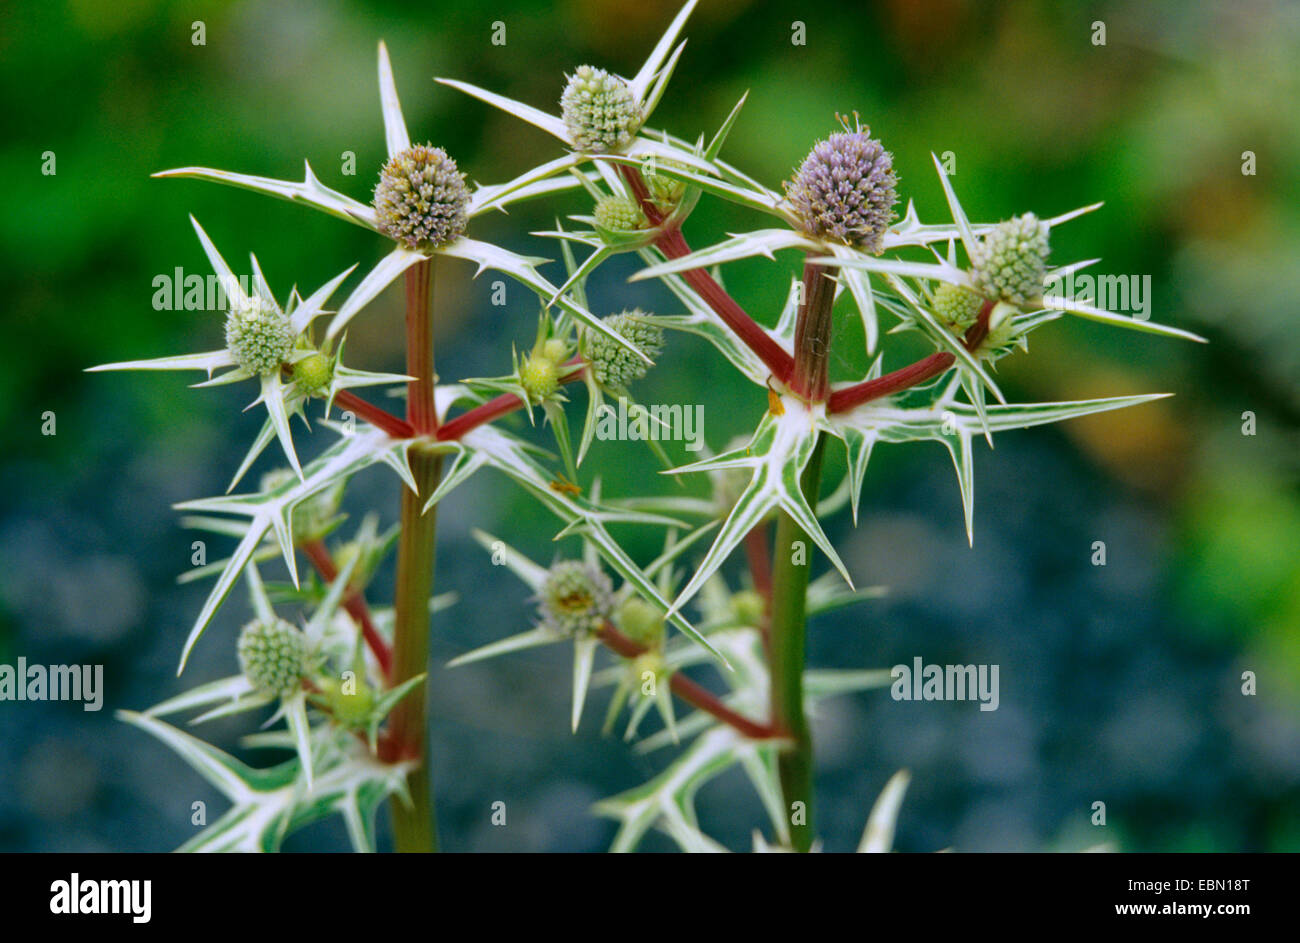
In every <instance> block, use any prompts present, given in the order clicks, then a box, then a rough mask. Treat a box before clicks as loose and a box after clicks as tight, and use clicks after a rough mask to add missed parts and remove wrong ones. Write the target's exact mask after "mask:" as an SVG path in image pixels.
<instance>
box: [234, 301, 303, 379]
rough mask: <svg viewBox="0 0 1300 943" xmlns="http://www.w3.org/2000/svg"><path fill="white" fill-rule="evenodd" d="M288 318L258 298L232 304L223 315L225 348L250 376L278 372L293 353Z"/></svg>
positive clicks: (291, 331)
mask: <svg viewBox="0 0 1300 943" xmlns="http://www.w3.org/2000/svg"><path fill="white" fill-rule="evenodd" d="M293 341H294V335H293V325H292V324H291V323H290V320H289V316H288V315H287V314H285V313H284V312H283V311H281V310H280V309H278V308H277V307H276V306H275V305H274V304H272V303H271V302H269V301H267V300H266V299H264V298H261V297H259V296H258V295H253V296H251V297H249V298H246V299H245V300H244V301H243V302H242V303H240V304H233V303H232V305H231V308H230V313H229V314H228V315H226V347H227V349H229V351H230V355H231V356H232V357H234V358H235V363H237V364H239V365H240V366H241V367H243V368H244V369H245V370H248V371H249V372H250V373H256V374H259V375H265V374H268V373H274V372H275V371H277V370H279V369H280V365H281V364H282V363H284V362H285V361H286V360H288V359H289V354H290V352H291V351H292V350H293Z"/></svg>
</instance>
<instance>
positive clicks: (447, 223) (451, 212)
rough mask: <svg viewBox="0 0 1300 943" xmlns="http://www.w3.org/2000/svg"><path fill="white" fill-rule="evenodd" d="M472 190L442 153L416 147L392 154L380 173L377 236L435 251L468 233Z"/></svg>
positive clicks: (440, 150)
mask: <svg viewBox="0 0 1300 943" xmlns="http://www.w3.org/2000/svg"><path fill="white" fill-rule="evenodd" d="M468 206H469V188H468V187H466V186H465V175H464V174H462V173H461V172H460V171H458V170H457V169H456V162H455V161H454V160H452V159H451V158H450V157H448V156H447V152H446V151H444V150H443V149H442V148H440V147H433V146H432V145H429V144H417V145H415V146H414V147H409V148H407V149H406V150H404V151H402V152H400V153H398V154H394V155H393V156H392V157H391V158H389V160H388V163H386V164H384V169H383V170H382V171H380V173H379V185H378V186H376V187H375V215H376V216H377V217H378V220H379V231H380V232H382V233H383V234H384V235H385V236H387V237H388V238H390V239H393V240H395V241H397V242H401V243H403V244H405V245H406V247H407V248H408V249H426V250H427V249H437V248H439V247H440V246H445V245H446V244H447V243H449V242H451V241H452V240H453V239H455V238H456V237H458V236H459V235H460V234H461V233H463V232H464V231H465V225H466V223H468V222H469V215H468Z"/></svg>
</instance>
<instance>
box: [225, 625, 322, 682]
mask: <svg viewBox="0 0 1300 943" xmlns="http://www.w3.org/2000/svg"><path fill="white" fill-rule="evenodd" d="M236 650H237V651H238V653H239V668H240V670H241V671H243V673H244V677H246V678H248V680H249V681H251V682H252V683H253V686H254V687H256V688H257V689H258V690H259V691H261V692H262V693H264V694H272V695H275V696H276V697H285V696H288V695H290V694H292V693H293V692H294V691H295V690H297V688H298V685H299V684H300V683H301V681H302V675H303V669H304V667H305V665H306V644H305V640H304V638H303V634H302V633H301V632H299V631H298V630H297V629H295V628H294V627H293V626H291V625H290V624H289V623H287V622H285V621H284V620H283V619H274V620H272V621H270V622H263V621H262V620H260V619H255V620H253V621H252V622H250V623H248V625H246V626H244V629H243V631H242V632H240V633H239V641H238V643H236Z"/></svg>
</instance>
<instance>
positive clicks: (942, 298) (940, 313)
mask: <svg viewBox="0 0 1300 943" xmlns="http://www.w3.org/2000/svg"><path fill="white" fill-rule="evenodd" d="M982 307H984V299H983V297H981V296H980V295H978V294H976V293H975V292H973V291H971V290H970V289H969V288H963V287H961V286H960V285H950V284H948V283H947V282H944V283H943V284H941V285H940V286H939V287H938V288H937V289H935V292H934V316H935V317H936V318H938V319H939V323H940V324H942V325H943V326H944V327H946V328H948V330H950V331H952V332H953V333H954V334H964V333H965V332H966V329H967V328H969V327H970V326H971V325H972V324H974V323H975V320H976V318H978V317H979V313H980V308H982Z"/></svg>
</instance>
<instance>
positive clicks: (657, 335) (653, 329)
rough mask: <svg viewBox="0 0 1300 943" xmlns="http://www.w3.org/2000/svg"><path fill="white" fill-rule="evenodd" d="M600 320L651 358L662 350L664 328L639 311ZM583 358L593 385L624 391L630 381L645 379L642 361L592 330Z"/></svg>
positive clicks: (634, 309)
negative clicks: (593, 379) (593, 382)
mask: <svg viewBox="0 0 1300 943" xmlns="http://www.w3.org/2000/svg"><path fill="white" fill-rule="evenodd" d="M603 320H604V323H605V324H607V325H609V327H611V328H613V329H614V330H615V331H616V332H618V333H619V334H620V335H622V336H623V337H625V338H627V339H628V340H629V341H631V342H632V343H633V344H634V345H635V346H636V348H637V350H639V351H641V352H642V353H643V354H645V355H646V356H647V357H650V358H651V359H653V358H655V357H657V356H659V354H660V352H661V351H662V350H663V349H664V329H663V328H661V327H660V326H659V325H657V324H655V323H654V322H653V321H652V320H650V316H649V315H647V314H645V313H644V312H642V311H641V309H640V308H633V309H631V310H628V311H623V312H622V313H620V314H611V315H610V316H609V317H607V318H604V319H603ZM586 356H587V362H588V364H590V366H591V375H592V376H593V377H595V379H596V382H597V383H599V384H600V385H601V386H603V387H606V388H607V389H611V390H622V389H624V388H626V387H627V385H628V384H629V383H631V382H632V381H633V380H639V379H641V378H642V377H643V376H645V373H646V369H647V367H646V363H645V361H644V360H642V359H640V358H639V357H637V356H636V354H634V353H632V352H631V351H630V350H628V349H627V348H626V347H623V346H621V345H620V344H618V343H617V342H616V341H614V340H613V339H612V338H610V337H607V336H606V335H604V334H597V333H596V332H595V331H592V332H590V333H589V334H588V335H587V351H586Z"/></svg>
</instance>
